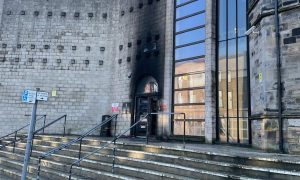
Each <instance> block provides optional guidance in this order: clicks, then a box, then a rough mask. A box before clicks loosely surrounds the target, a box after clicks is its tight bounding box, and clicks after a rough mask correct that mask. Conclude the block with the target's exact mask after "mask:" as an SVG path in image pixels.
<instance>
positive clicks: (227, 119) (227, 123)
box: [226, 0, 229, 143]
mask: <svg viewBox="0 0 300 180" xmlns="http://www.w3.org/2000/svg"><path fill="white" fill-rule="evenodd" d="M226 121H227V122H226V125H227V128H226V135H227V143H228V142H229V118H228V0H226Z"/></svg>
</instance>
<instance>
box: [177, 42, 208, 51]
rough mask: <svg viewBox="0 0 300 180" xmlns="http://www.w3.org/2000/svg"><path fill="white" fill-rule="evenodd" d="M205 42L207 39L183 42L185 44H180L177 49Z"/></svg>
mask: <svg viewBox="0 0 300 180" xmlns="http://www.w3.org/2000/svg"><path fill="white" fill-rule="evenodd" d="M203 43H205V40H200V41H195V42H191V43H187V44H183V45H180V46H176V47H175V49H179V48H184V47H188V46H193V45H198V44H203Z"/></svg>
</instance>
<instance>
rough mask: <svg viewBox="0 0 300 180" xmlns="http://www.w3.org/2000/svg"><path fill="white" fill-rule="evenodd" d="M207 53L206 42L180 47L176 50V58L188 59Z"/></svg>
mask: <svg viewBox="0 0 300 180" xmlns="http://www.w3.org/2000/svg"><path fill="white" fill-rule="evenodd" d="M203 55H205V43H200V44H196V45H192V46H187V47H183V48H178V49H176V50H175V59H176V60H180V59H186V58H191V57H196V56H203Z"/></svg>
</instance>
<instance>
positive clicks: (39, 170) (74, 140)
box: [37, 114, 118, 180]
mask: <svg viewBox="0 0 300 180" xmlns="http://www.w3.org/2000/svg"><path fill="white" fill-rule="evenodd" d="M117 118H118V115H117V114H116V115H113V116H111V117H110V118H108V119H106V120H105V121H102V122H101V123H100V124H98V125H96V126H95V127H93V128H92V129H90V130H88V131H87V132H85V133H83V134H82V135H81V136H79V137H77V138H75V139H73V140H71V141H69V142H67V143H64V144H62V145H60V146H58V147H56V148H54V149H51V150H50V151H48V152H46V153H44V154H42V155H41V156H40V157H39V160H38V168H37V169H38V170H37V180H38V179H39V176H40V172H41V161H42V160H43V159H45V158H48V157H50V156H52V155H53V154H55V153H57V152H59V151H61V150H63V149H65V148H67V147H69V146H71V145H73V144H75V143H77V142H80V145H79V152H78V159H81V146H82V140H83V139H84V138H85V137H87V136H89V135H91V134H92V133H93V132H95V131H96V130H98V129H99V128H100V127H102V126H103V125H105V124H107V123H108V122H110V121H112V120H113V119H114V120H115V125H114V131H115V133H116V126H117V123H116V122H117Z"/></svg>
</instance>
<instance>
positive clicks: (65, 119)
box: [63, 115, 67, 137]
mask: <svg viewBox="0 0 300 180" xmlns="http://www.w3.org/2000/svg"><path fill="white" fill-rule="evenodd" d="M66 124H67V115H65V122H64V134H63V137H65V134H66Z"/></svg>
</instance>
